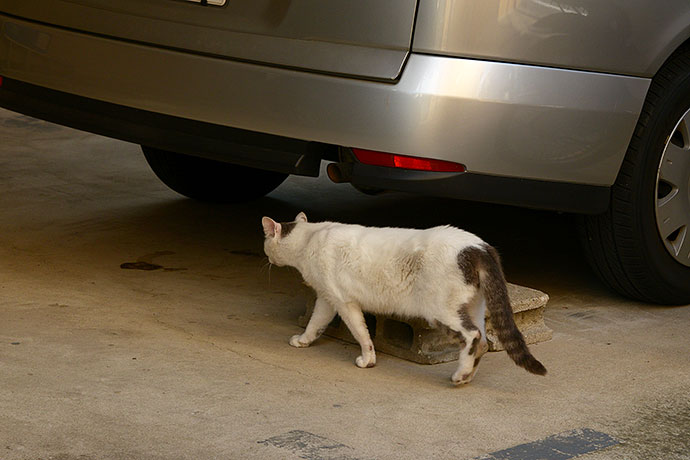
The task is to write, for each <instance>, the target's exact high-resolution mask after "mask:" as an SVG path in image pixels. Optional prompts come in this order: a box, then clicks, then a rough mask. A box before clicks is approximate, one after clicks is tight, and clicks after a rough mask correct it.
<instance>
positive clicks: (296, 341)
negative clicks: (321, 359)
mask: <svg viewBox="0 0 690 460" xmlns="http://www.w3.org/2000/svg"><path fill="white" fill-rule="evenodd" d="M301 337H302V335H301V334H297V335H293V336H292V337H290V345H292V346H293V347H295V348H306V347H308V346H309V343H307V342H300V338H301Z"/></svg>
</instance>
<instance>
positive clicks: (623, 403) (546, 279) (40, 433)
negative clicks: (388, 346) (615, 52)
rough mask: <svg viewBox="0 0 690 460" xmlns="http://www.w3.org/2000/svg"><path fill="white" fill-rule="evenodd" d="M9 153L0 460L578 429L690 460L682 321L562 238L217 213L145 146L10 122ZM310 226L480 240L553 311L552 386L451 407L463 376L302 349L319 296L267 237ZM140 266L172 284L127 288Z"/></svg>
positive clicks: (264, 211)
mask: <svg viewBox="0 0 690 460" xmlns="http://www.w3.org/2000/svg"><path fill="white" fill-rule="evenodd" d="M0 140H1V142H0V190H1V193H0V215H1V216H2V219H1V220H0V257H1V258H0V459H2V460H15V459H17V460H28V459H32V460H33V459H49V458H53V459H59V460H76V459H81V460H89V459H159V458H160V459H166V460H170V459H216V458H218V459H221V458H222V459H297V458H305V459H321V458H323V459H334V458H338V459H432V458H433V459H472V458H475V457H478V456H481V455H484V454H488V453H492V452H496V451H500V450H502V449H508V448H511V447H513V446H516V445H519V444H523V443H530V442H532V441H536V440H540V439H544V438H547V437H549V436H551V435H554V434H558V433H563V432H568V431H570V430H574V429H582V428H588V429H592V430H596V431H600V432H603V433H606V434H608V435H610V436H612V437H613V438H615V439H616V440H617V441H618V442H619V444H618V445H616V446H613V447H609V448H607V449H605V450H600V451H597V452H594V453H590V454H587V455H584V456H582V457H581V458H584V459H590V460H591V459H624V458H625V459H640V460H641V459H653V458H660V459H661V458H663V459H687V458H690V453H689V449H690V447H689V445H690V441H689V440H690V398H688V395H690V378H689V377H688V376H689V375H690V359H689V358H688V350H690V336H689V335H688V330H690V308H688V307H677V308H662V307H655V306H651V305H644V304H640V303H635V302H631V301H628V300H625V299H622V298H620V297H618V296H617V295H615V294H612V293H611V292H609V291H608V290H607V289H606V288H604V287H603V286H602V285H601V284H600V283H599V281H598V280H597V279H596V278H594V277H593V275H592V274H591V273H590V272H589V270H588V268H587V266H586V264H585V261H584V260H583V257H582V254H581V251H580V249H579V247H578V242H577V238H576V235H575V230H574V227H573V218H572V217H570V216H567V215H559V214H555V213H546V212H538V211H529V210H524V209H517V208H510V207H501V206H491V205H478V204H471V203H464V202H459V201H450V200H439V199H429V198H420V197H414V196H407V195H403V194H388V195H383V196H378V197H369V196H365V195H362V194H360V193H359V192H357V191H355V190H353V189H351V188H350V187H349V186H348V185H335V184H330V183H329V182H328V181H327V180H326V179H325V178H321V179H318V180H315V179H310V178H297V177H295V178H290V179H289V180H288V181H287V182H286V183H285V184H284V185H283V186H281V187H280V188H279V189H278V190H276V191H275V192H273V193H272V194H271V195H269V196H268V197H266V198H264V199H262V200H259V201H256V202H254V203H251V204H243V205H227V206H226V205H223V206H219V205H208V204H203V203H197V202H194V201H191V200H187V199H184V198H182V197H180V196H178V195H176V194H175V193H174V192H171V191H169V190H168V189H166V188H165V186H163V185H162V184H161V183H159V182H158V180H157V179H156V178H155V177H154V175H153V173H152V172H151V171H150V170H149V169H148V167H147V165H146V163H145V161H144V158H143V156H142V155H141V153H140V150H139V148H138V147H137V146H135V145H131V144H127V143H123V142H118V141H114V140H110V139H106V138H102V137H98V136H94V135H90V134H87V133H82V132H78V131H74V130H70V129H66V128H62V127H58V126H55V125H52V124H48V123H44V122H41V121H38V120H34V119H32V118H28V117H24V116H21V115H17V114H13V113H11V112H5V111H0ZM299 210H304V211H305V212H306V213H307V215H308V216H310V218H312V219H313V220H319V219H335V220H341V221H347V222H358V223H364V224H376V225H401V226H403V225H404V226H430V225H434V224H440V223H452V224H454V225H457V226H460V227H463V228H466V229H468V230H471V231H475V232H477V233H478V234H480V235H481V236H483V237H484V238H485V239H487V240H488V241H489V242H491V243H493V244H494V245H495V246H497V247H498V248H499V250H500V252H501V253H502V254H503V257H504V263H505V266H506V272H507V275H508V278H509V280H510V281H513V282H515V283H519V284H524V285H526V286H530V287H534V288H537V289H540V290H543V291H545V292H547V293H549V294H550V295H551V301H550V303H549V305H548V307H547V312H546V322H547V324H548V325H549V326H550V327H551V328H553V329H554V338H553V340H551V341H550V342H547V343H543V344H539V345H535V346H532V350H533V352H534V354H535V355H536V356H537V357H538V358H539V359H540V360H541V361H542V362H543V363H544V364H545V365H546V367H547V368H548V369H549V375H548V376H546V377H543V378H542V377H536V376H533V375H530V374H528V373H526V372H525V371H523V370H521V369H519V368H518V367H516V366H514V365H513V364H512V362H511V361H510V360H509V359H508V357H507V356H506V355H505V353H491V354H489V355H487V356H486V357H485V358H484V359H483V360H482V363H481V366H480V368H479V372H478V374H477V377H476V378H475V380H474V381H473V382H472V383H471V384H470V385H469V386H466V387H462V388H455V387H453V386H452V385H450V382H449V377H450V375H451V373H452V371H453V369H454V367H455V365H454V364H452V363H449V364H441V365H434V366H424V365H418V364H412V363H410V362H407V361H403V360H400V359H397V358H394V357H391V356H387V355H384V354H379V359H378V365H377V366H376V367H375V368H373V369H366V370H363V369H358V368H356V367H355V365H354V364H353V360H354V358H355V356H356V355H357V353H358V351H357V347H355V346H354V345H351V344H346V343H343V342H340V341H337V340H334V339H329V338H322V339H320V340H319V341H318V342H317V343H316V344H315V345H314V346H312V347H311V348H308V349H301V350H298V349H294V348H291V347H290V346H288V344H287V340H288V338H289V337H290V336H291V335H292V334H295V333H297V332H299V328H298V327H297V326H296V320H297V317H298V316H299V315H300V314H301V313H302V312H303V309H304V306H305V302H306V299H307V298H308V297H309V295H308V292H307V291H306V288H305V287H304V286H303V285H302V284H301V282H300V278H299V276H298V274H297V273H296V272H295V271H292V270H290V269H280V268H277V267H274V268H273V269H272V270H270V271H269V270H268V268H267V267H266V265H265V262H266V261H265V259H264V258H263V255H262V251H261V243H262V233H261V229H260V222H259V220H260V217H261V216H262V215H270V216H274V217H276V218H278V219H281V220H284V219H289V218H291V217H293V216H294V215H295V214H296V213H297V211H299ZM136 261H146V262H151V263H156V264H159V265H162V266H163V267H165V268H164V269H161V270H155V271H141V270H124V269H121V268H120V265H121V264H122V263H125V262H136ZM262 441H264V442H262ZM506 455H507V454H506ZM513 455H517V454H513ZM529 455H532V454H524V455H523V456H510V455H508V456H504V457H503V458H510V459H513V460H515V459H517V458H543V457H535V456H529ZM494 458H498V457H496V456H495V457H494ZM553 458H557V457H553ZM558 458H569V457H558Z"/></svg>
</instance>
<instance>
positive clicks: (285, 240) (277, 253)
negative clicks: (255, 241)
mask: <svg viewBox="0 0 690 460" xmlns="http://www.w3.org/2000/svg"><path fill="white" fill-rule="evenodd" d="M306 221H307V216H306V214H304V213H303V212H300V213H299V214H297V217H295V220H294V221H293V222H283V223H280V222H276V221H275V220H273V219H271V218H270V217H263V218H262V219H261V225H262V226H263V227H264V236H265V239H264V252H265V253H266V255H267V256H268V261H269V262H270V263H272V264H274V265H278V266H279V267H280V266H283V265H290V259H291V256H292V254H294V250H293V249H294V240H293V239H291V238H290V234H291V233H292V231H293V230H294V229H295V227H296V226H297V225H298V224H299V223H301V222H306Z"/></svg>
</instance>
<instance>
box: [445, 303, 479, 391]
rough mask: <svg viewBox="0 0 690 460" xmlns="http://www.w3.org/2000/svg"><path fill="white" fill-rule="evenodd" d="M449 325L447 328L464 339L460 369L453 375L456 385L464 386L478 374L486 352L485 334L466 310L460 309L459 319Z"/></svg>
mask: <svg viewBox="0 0 690 460" xmlns="http://www.w3.org/2000/svg"><path fill="white" fill-rule="evenodd" d="M449 323H450V324H447V326H448V327H450V328H451V329H452V330H454V331H457V332H458V333H459V334H461V335H462V338H463V341H462V345H461V348H460V356H459V358H458V369H457V370H456V371H455V372H454V373H453V375H452V377H451V381H452V382H453V383H454V384H455V385H463V384H466V383H469V382H471V381H472V378H474V374H475V373H476V372H477V365H478V364H479V359H480V358H481V356H482V355H483V354H484V352H485V351H486V350H485V348H486V340H485V339H484V335H485V334H483V333H482V332H483V331H482V330H480V328H479V327H478V326H477V325H476V324H475V323H474V321H473V319H472V316H470V315H469V314H468V312H467V310H465V309H464V308H463V309H460V312H459V315H458V317H457V318H453V320H451V321H449ZM482 329H483V328H482ZM482 339H484V340H482Z"/></svg>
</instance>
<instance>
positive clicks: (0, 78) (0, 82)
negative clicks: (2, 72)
mask: <svg viewBox="0 0 690 460" xmlns="http://www.w3.org/2000/svg"><path fill="white" fill-rule="evenodd" d="M0 86H2V77H0Z"/></svg>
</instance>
